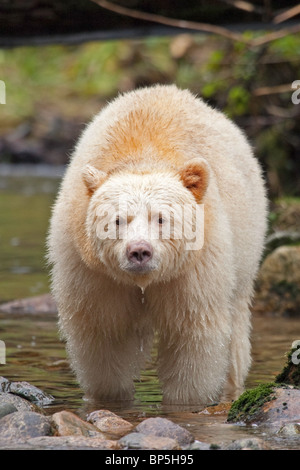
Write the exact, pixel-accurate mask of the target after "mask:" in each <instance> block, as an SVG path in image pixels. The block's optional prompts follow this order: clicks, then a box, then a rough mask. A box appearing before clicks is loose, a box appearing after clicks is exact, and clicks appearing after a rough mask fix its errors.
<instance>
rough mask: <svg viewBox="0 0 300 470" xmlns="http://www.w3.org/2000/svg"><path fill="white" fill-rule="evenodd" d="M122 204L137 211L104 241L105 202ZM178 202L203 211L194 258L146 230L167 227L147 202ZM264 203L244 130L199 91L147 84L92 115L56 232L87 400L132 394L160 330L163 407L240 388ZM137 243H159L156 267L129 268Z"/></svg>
mask: <svg viewBox="0 0 300 470" xmlns="http://www.w3.org/2000/svg"><path fill="white" fill-rule="evenodd" d="M120 199H121V201H122V202H124V204H125V203H126V204H127V206H129V207H130V210H131V212H130V214H131V216H130V218H129V219H128V226H127V227H128V234H127V238H126V239H120V238H118V239H114V240H112V239H106V240H101V239H100V237H99V233H98V232H97V230H98V223H99V220H100V219H99V208H100V209H101V208H102V209H104V208H105V207H106V206H107V207H116V209H117V206H118V203H119V201H120ZM176 204H178V205H185V204H187V205H191V206H193V207H194V206H195V204H204V217H205V219H204V244H203V247H202V248H201V249H199V250H186V249H185V247H186V245H185V239H184V237H182V238H181V239H180V238H179V239H176V240H175V239H171V240H170V239H161V238H160V239H157V238H156V239H154V240H153V239H151V238H149V236H148V235H147V231H146V228H147V227H149V224H150V225H151V224H155V223H156V222H155V220H158V219H157V218H155V217H154V218H149V214H148V211H149V205H151V207H155V208H157V211H158V212H159V211H160V210H161V208H163V207H164V205H165V206H166V205H171V206H172V205H176ZM266 206H267V203H266V197H265V189H264V183H263V179H262V175H261V170H260V168H259V165H258V163H257V161H256V159H255V158H254V157H253V154H252V150H251V148H250V146H249V144H248V143H247V140H246V138H245V137H244V135H243V133H242V132H241V131H240V130H239V129H238V128H237V127H236V126H235V125H234V124H233V123H232V122H231V121H230V120H228V119H227V118H226V117H225V116H224V115H223V114H222V113H220V112H218V111H216V110H214V109H212V108H211V107H209V106H208V105H206V104H205V103H204V102H203V101H202V100H201V99H199V98H195V97H194V96H193V95H192V94H191V93H190V92H188V91H186V90H179V89H178V88H176V87H175V86H155V87H150V88H145V89H141V90H137V91H134V92H130V93H127V94H125V95H122V96H120V97H118V98H117V99H116V100H114V101H113V102H112V103H111V104H109V105H108V106H107V107H106V108H105V109H104V110H103V111H101V112H100V113H99V114H98V115H97V116H96V117H95V118H94V120H93V121H92V123H91V124H90V125H89V126H88V127H87V128H86V130H85V131H84V132H83V134H82V136H81V138H80V140H79V142H78V144H77V147H76V149H75V152H74V155H73V157H72V160H71V162H70V164H69V167H68V169H67V172H66V175H65V177H64V180H63V182H62V186H61V189H60V193H59V196H58V198H57V201H56V204H55V207H54V210H53V215H52V220H51V227H50V233H49V238H48V246H49V260H50V262H51V263H52V265H53V270H52V278H53V294H54V296H55V299H56V301H57V303H58V308H59V325H60V329H61V331H62V333H63V335H64V337H65V338H66V342H67V349H68V352H69V355H70V359H71V362H72V365H73V368H74V370H75V372H76V374H77V377H78V380H79V382H80V384H81V386H82V388H83V389H84V391H85V393H86V396H87V397H92V398H105V399H112V400H114V399H129V398H132V396H133V393H134V385H133V380H134V378H136V377H138V375H139V372H140V369H141V367H143V364H144V360H145V358H146V357H147V354H148V353H149V351H150V348H151V344H152V338H153V334H154V332H157V334H158V337H159V344H158V375H159V378H160V380H161V384H162V389H163V394H164V401H165V402H166V403H183V404H200V403H208V402H210V401H212V400H218V399H220V397H222V398H223V399H231V398H235V397H237V396H238V395H239V394H240V393H241V391H242V389H243V383H244V380H245V377H246V375H247V372H248V369H249V365H250V342H249V332H250V313H249V303H250V300H251V295H252V289H253V280H254V278H255V275H256V273H257V269H258V265H259V261H260V257H261V253H262V249H263V243H264V235H265V229H266ZM108 212H110V211H108ZM111 212H113V211H111ZM158 212H157V214H158ZM157 214H156V215H157ZM110 215H111V214H108V216H110ZM113 216H114V215H113V214H112V217H113ZM118 223H119V222H118ZM118 229H119V230H121V229H122V227H121V226H120V227H118ZM136 240H137V241H140V240H143V241H145V242H147V243H148V245H149V244H150V245H151V247H152V248H153V256H152V258H151V260H150V261H149V263H148V264H147V266H148V268H149V269H148V268H147V269H148V270H145V271H138V270H137V271H135V270H132V269H130V266H129V264H130V262H129V261H128V257H126V247H127V246H128V243H130V242H131V241H136ZM148 245H147V246H148ZM131 268H132V267H131ZM141 288H142V290H143V291H144V295H143V294H142V290H141Z"/></svg>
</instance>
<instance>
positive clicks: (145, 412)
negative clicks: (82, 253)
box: [0, 165, 300, 448]
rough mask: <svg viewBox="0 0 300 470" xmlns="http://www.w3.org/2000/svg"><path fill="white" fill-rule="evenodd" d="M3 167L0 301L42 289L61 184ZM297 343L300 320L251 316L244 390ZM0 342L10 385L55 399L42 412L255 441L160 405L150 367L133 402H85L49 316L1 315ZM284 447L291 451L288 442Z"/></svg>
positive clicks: (214, 421)
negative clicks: (158, 422) (110, 416)
mask: <svg viewBox="0 0 300 470" xmlns="http://www.w3.org/2000/svg"><path fill="white" fill-rule="evenodd" d="M3 168H4V167H1V165H0V214H1V220H0V302H3V301H5V300H10V299H17V298H20V297H28V296H31V295H36V294H40V293H43V292H47V291H48V289H49V288H48V275H47V270H46V267H45V262H44V242H45V236H46V232H47V227H48V220H49V215H50V207H51V204H52V202H53V200H54V195H55V193H56V191H57V188H58V185H59V180H57V179H55V178H52V177H47V178H45V175H44V174H43V175H42V176H39V178H32V177H29V176H28V175H26V177H24V173H23V176H21V177H19V176H18V177H16V176H14V177H10V176H9V175H10V171H9V169H7V168H6V170H5V171H6V172H5V171H4V170H3ZM36 171H37V170H36ZM39 171H40V170H39ZM54 176H57V175H54ZM297 339H300V323H299V320H295V319H288V318H271V317H267V318H254V320H253V331H252V345H253V349H252V356H253V365H252V368H251V371H250V373H249V376H248V379H247V383H246V386H247V387H248V388H251V387H254V386H256V385H257V384H258V383H261V382H269V381H272V380H273V379H274V377H275V376H276V375H277V373H278V372H279V371H280V370H281V369H282V367H283V365H284V363H285V353H286V351H288V350H289V349H290V347H291V344H292V342H293V341H294V340H297ZM0 340H1V341H4V343H5V346H6V364H0V375H3V376H4V377H7V378H8V379H10V380H13V381H19V380H24V381H28V382H30V383H32V384H33V385H36V386H37V387H39V388H41V389H42V390H44V391H45V392H48V393H50V394H51V395H53V396H54V397H55V402H54V403H53V404H52V405H51V406H50V407H48V408H47V409H46V411H47V412H48V413H53V412H55V411H58V410H60V409H70V410H73V411H76V412H78V413H79V414H82V415H84V414H85V413H86V412H88V411H92V410H93V409H97V408H98V409H100V408H107V409H110V410H111V411H115V412H117V413H119V414H120V416H122V417H123V418H125V419H128V420H130V421H131V422H132V423H133V424H136V423H138V422H139V421H140V420H141V419H142V418H143V417H145V416H150V415H160V416H167V417H170V418H171V419H172V420H173V421H175V422H177V423H179V424H182V425H184V426H186V427H187V428H188V429H189V430H190V431H191V432H192V433H193V434H194V436H195V437H196V438H197V439H199V440H202V441H205V442H215V443H221V442H230V441H232V440H233V439H238V438H242V437H247V436H249V433H251V434H255V435H256V434H257V433H258V435H259V430H258V429H257V428H249V427H241V426H237V425H229V424H226V423H225V420H226V414H225V415H224V414H215V415H213V416H211V415H208V414H204V413H200V414H199V412H201V410H202V409H203V407H184V408H182V407H179V406H176V407H174V406H173V407H172V408H171V407H166V406H162V405H161V392H160V388H159V383H158V380H157V376H156V373H155V367H154V364H153V362H151V363H149V364H148V367H147V369H146V370H145V371H144V372H143V373H142V374H141V378H140V381H137V382H136V396H135V400H134V402H133V403H126V404H124V403H97V404H95V403H94V404H91V403H89V402H85V401H84V400H83V399H82V392H81V390H80V389H79V387H78V385H77V383H76V380H75V378H74V376H73V374H72V372H71V370H70V369H69V366H68V362H67V360H66V354H65V347H64V344H63V343H62V342H61V341H60V339H59V336H58V332H57V326H56V318H55V316H53V315H48V316H47V315H44V316H43V315H32V316H20V315H15V314H13V315H4V314H2V315H1V314H0ZM259 437H261V436H259ZM263 437H264V436H263ZM273 440H274V439H273ZM275 440H276V442H275V441H274V442H275V444H274V446H276V447H275V448H280V447H282V448H284V447H285V446H286V442H285V441H284V438H281V439H278V438H276V439H275ZM295 445H297V444H295ZM288 447H289V448H291V447H293V444H292V443H291V442H290V441H289V443H288Z"/></svg>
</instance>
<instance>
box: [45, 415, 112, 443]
mask: <svg viewBox="0 0 300 470" xmlns="http://www.w3.org/2000/svg"><path fill="white" fill-rule="evenodd" d="M51 421H52V425H53V427H54V428H55V434H57V435H59V436H84V437H93V438H94V437H95V438H98V439H101V438H102V439H105V436H104V435H103V434H102V433H101V432H100V431H98V429H97V428H96V427H95V426H93V425H92V424H91V423H87V422H86V421H84V420H83V419H81V418H79V416H77V415H76V414H75V413H72V412H71V411H59V412H57V413H54V415H52V418H51Z"/></svg>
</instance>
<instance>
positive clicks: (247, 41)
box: [92, 0, 300, 47]
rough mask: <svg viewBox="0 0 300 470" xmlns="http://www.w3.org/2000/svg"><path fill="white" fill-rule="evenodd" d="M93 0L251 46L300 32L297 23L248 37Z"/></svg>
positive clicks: (135, 15)
mask: <svg viewBox="0 0 300 470" xmlns="http://www.w3.org/2000/svg"><path fill="white" fill-rule="evenodd" d="M92 2H94V3H96V4H97V5H99V6H100V7H102V8H105V9H106V10H109V11H113V12H114V13H118V14H120V15H125V16H129V17H131V18H136V19H138V20H145V21H151V22H154V23H159V24H163V25H166V26H172V27H174V28H184V29H192V30H194V31H201V32H205V33H212V34H216V35H220V36H223V37H226V38H227V39H231V40H233V41H239V42H242V43H244V44H246V45H248V46H250V47H259V46H263V45H265V44H267V43H268V42H272V41H275V39H280V38H282V37H284V36H288V35H289V34H296V33H299V32H300V24H296V25H294V26H291V27H290V28H285V29H281V30H279V31H274V32H272V33H269V34H265V35H264V36H261V37H258V38H255V39H246V38H245V37H244V36H243V35H242V34H239V33H234V32H232V31H229V30H228V29H226V28H223V27H221V26H216V25H211V24H207V23H198V22H196V21H187V20H178V19H175V18H168V17H166V16H162V15H156V14H154V13H146V12H143V11H139V10H134V9H131V8H127V7H123V6H121V5H117V4H115V3H112V2H109V1H107V0H92Z"/></svg>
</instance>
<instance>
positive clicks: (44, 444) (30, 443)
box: [0, 436, 120, 450]
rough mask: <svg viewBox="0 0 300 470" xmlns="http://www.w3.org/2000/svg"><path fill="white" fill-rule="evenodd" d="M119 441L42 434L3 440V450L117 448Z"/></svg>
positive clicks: (1, 446)
mask: <svg viewBox="0 0 300 470" xmlns="http://www.w3.org/2000/svg"><path fill="white" fill-rule="evenodd" d="M119 448H120V446H119V444H118V442H117V441H111V440H103V439H97V438H93V439H90V438H89V437H83V436H40V437H33V438H30V439H26V441H25V440H19V439H18V440H14V441H12V442H9V441H8V440H6V439H5V440H2V439H1V437H0V449H1V450H116V449H119Z"/></svg>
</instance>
